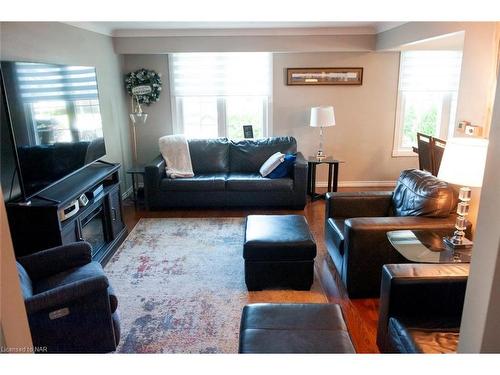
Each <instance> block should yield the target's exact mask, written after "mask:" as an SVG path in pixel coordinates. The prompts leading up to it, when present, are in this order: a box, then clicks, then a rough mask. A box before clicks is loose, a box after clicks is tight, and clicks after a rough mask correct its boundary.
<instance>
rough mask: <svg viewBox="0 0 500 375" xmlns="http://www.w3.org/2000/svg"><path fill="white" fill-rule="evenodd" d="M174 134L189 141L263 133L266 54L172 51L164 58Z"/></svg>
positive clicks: (267, 101) (268, 91)
mask: <svg viewBox="0 0 500 375" xmlns="http://www.w3.org/2000/svg"><path fill="white" fill-rule="evenodd" d="M169 57H170V58H169V61H170V82H171V97H172V110H173V118H174V132H175V133H178V134H179V133H180V134H185V135H186V136H187V137H190V138H215V137H228V138H243V125H253V131H254V137H256V138H257V137H263V136H267V135H268V127H269V106H270V103H271V91H272V79H271V70H272V64H271V54H269V53H175V54H172V55H170V56H169Z"/></svg>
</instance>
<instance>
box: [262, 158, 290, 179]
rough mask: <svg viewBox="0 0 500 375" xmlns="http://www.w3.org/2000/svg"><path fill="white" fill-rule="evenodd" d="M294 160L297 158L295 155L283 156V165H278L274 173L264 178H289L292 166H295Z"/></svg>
mask: <svg viewBox="0 0 500 375" xmlns="http://www.w3.org/2000/svg"><path fill="white" fill-rule="evenodd" d="M295 160H297V156H296V155H295V154H287V155H285V160H283V163H281V164H280V165H278V166H277V167H276V168H275V169H274V171H272V172H271V173H269V174H268V175H267V176H266V177H268V178H285V177H289V176H290V175H291V174H292V171H293V166H294V164H295Z"/></svg>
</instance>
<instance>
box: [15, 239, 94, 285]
mask: <svg viewBox="0 0 500 375" xmlns="http://www.w3.org/2000/svg"><path fill="white" fill-rule="evenodd" d="M17 261H18V262H19V263H20V264H21V265H22V266H23V267H24V269H25V270H26V272H27V273H28V275H29V277H30V278H31V279H32V280H38V279H41V278H43V277H47V276H50V275H53V274H56V273H59V272H63V271H66V270H68V269H70V268H74V267H80V266H83V265H85V264H88V263H90V262H91V261H92V248H91V246H90V244H89V243H88V242H75V243H72V244H68V245H63V246H57V247H53V248H51V249H47V250H43V251H39V252H37V253H34V254H30V255H26V256H24V257H20V258H18V259H17Z"/></svg>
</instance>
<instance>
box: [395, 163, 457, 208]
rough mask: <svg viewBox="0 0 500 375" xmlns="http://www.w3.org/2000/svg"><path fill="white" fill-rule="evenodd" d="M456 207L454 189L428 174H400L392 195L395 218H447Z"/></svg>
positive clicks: (415, 172) (410, 171) (421, 172)
mask: <svg viewBox="0 0 500 375" xmlns="http://www.w3.org/2000/svg"><path fill="white" fill-rule="evenodd" d="M456 205H457V198H456V193H455V191H454V189H453V188H452V187H451V186H450V185H448V184H447V183H446V182H444V181H441V180H439V179H438V178H436V177H434V176H433V175H431V174H430V173H429V172H425V171H420V170H418V169H410V170H407V171H403V172H401V175H400V176H399V179H398V182H397V184H396V189H395V190H394V194H393V195H392V208H393V210H394V214H395V216H428V217H448V216H449V215H450V213H451V212H452V211H453V209H454V208H455V207H456Z"/></svg>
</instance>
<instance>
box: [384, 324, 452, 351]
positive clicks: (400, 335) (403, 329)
mask: <svg viewBox="0 0 500 375" xmlns="http://www.w3.org/2000/svg"><path fill="white" fill-rule="evenodd" d="M388 330H389V339H390V342H391V346H392V347H393V349H394V350H395V351H397V352H399V353H426V354H431V353H455V352H456V350H457V346H458V339H459V331H460V322H458V321H457V320H456V319H454V318H450V319H445V318H441V319H436V320H433V321H429V322H419V323H416V322H410V321H405V320H401V319H398V318H395V317H391V318H390V319H389V326H388Z"/></svg>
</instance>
